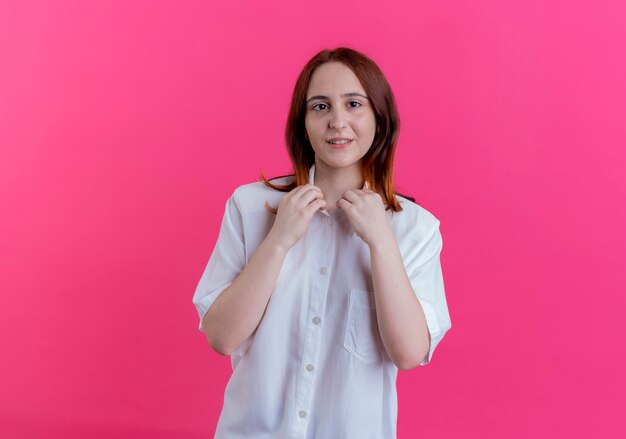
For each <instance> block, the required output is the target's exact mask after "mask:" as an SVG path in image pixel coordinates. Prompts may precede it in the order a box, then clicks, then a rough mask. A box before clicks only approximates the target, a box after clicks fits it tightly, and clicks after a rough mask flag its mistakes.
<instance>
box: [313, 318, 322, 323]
mask: <svg viewBox="0 0 626 439" xmlns="http://www.w3.org/2000/svg"><path fill="white" fill-rule="evenodd" d="M321 321H322V319H320V318H319V317H313V324H314V325H319V324H320V322H321Z"/></svg>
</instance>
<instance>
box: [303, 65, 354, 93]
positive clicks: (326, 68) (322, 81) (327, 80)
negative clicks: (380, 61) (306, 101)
mask: <svg viewBox="0 0 626 439" xmlns="http://www.w3.org/2000/svg"><path fill="white" fill-rule="evenodd" d="M349 92H361V93H363V94H365V91H364V89H363V86H362V85H361V82H360V81H359V78H357V76H356V75H355V74H354V72H353V71H352V69H350V67H348V66H347V65H345V64H343V63H340V62H336V61H333V62H328V63H325V64H322V65H321V66H319V67H318V68H317V69H315V71H314V72H313V75H312V76H311V83H310V84H309V88H308V90H307V98H308V97H310V96H312V95H316V94H324V95H327V96H329V95H332V94H337V95H339V94H343V93H349Z"/></svg>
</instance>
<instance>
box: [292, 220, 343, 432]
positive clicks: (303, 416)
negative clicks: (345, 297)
mask: <svg viewBox="0 0 626 439" xmlns="http://www.w3.org/2000/svg"><path fill="white" fill-rule="evenodd" d="M321 213H323V214H324V215H325V216H326V218H323V217H321V218H323V219H325V220H326V221H328V222H329V223H330V224H333V223H334V222H335V221H334V219H333V218H332V216H331V215H329V214H328V212H323V211H321ZM323 224H324V222H322V223H321V224H320V223H318V225H319V226H321V227H322V228H321V229H319V230H317V229H314V230H316V231H318V232H319V233H323V234H325V236H326V237H328V238H329V242H330V245H320V244H321V243H319V242H317V241H316V243H317V244H318V246H317V248H316V249H315V250H314V251H313V254H312V256H313V257H312V258H311V259H310V260H309V261H310V262H311V264H313V265H312V267H311V268H313V269H314V270H315V268H314V267H315V266H317V274H314V273H315V271H313V273H312V274H313V276H316V277H317V279H315V281H314V282H312V294H311V299H310V302H309V310H308V315H309V317H308V319H307V320H308V322H309V323H308V324H307V325H306V332H305V334H304V340H303V342H304V349H303V355H302V357H301V361H302V363H301V364H302V369H301V372H300V376H299V385H298V386H297V388H298V392H297V395H296V398H295V403H296V405H295V413H294V415H295V416H294V418H295V419H294V426H293V428H294V430H293V431H294V434H296V435H297V436H299V435H301V434H306V433H305V432H306V424H307V423H308V420H309V417H310V415H311V404H312V401H313V396H314V395H313V393H314V391H315V380H316V376H317V374H316V373H315V370H316V366H315V365H316V364H317V360H318V357H319V351H320V343H321V338H322V335H323V332H322V330H321V323H322V317H321V316H323V314H324V309H325V307H326V297H327V295H328V287H329V280H330V279H329V278H330V269H329V268H328V267H332V264H333V263H334V261H333V259H334V258H335V257H336V255H335V249H334V247H335V239H334V237H333V236H332V235H334V234H335V233H336V230H335V228H330V229H329V228H326V229H324V228H323ZM329 232H330V234H329Z"/></svg>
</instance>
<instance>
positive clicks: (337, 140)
mask: <svg viewBox="0 0 626 439" xmlns="http://www.w3.org/2000/svg"><path fill="white" fill-rule="evenodd" d="M326 142H327V143H330V144H331V145H347V144H349V143H351V142H352V139H349V138H347V137H331V138H330V139H327V140H326Z"/></svg>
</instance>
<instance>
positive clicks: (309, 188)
mask: <svg viewBox="0 0 626 439" xmlns="http://www.w3.org/2000/svg"><path fill="white" fill-rule="evenodd" d="M309 192H311V193H316V192H317V193H319V194H320V195H322V190H321V189H320V188H319V187H317V186H315V185H313V184H310V183H307V184H303V185H300V186H298V187H297V188H296V189H294V190H293V192H292V198H293V200H294V201H296V202H297V200H299V199H300V198H301V197H303V196H304V195H305V194H307V193H309Z"/></svg>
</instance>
